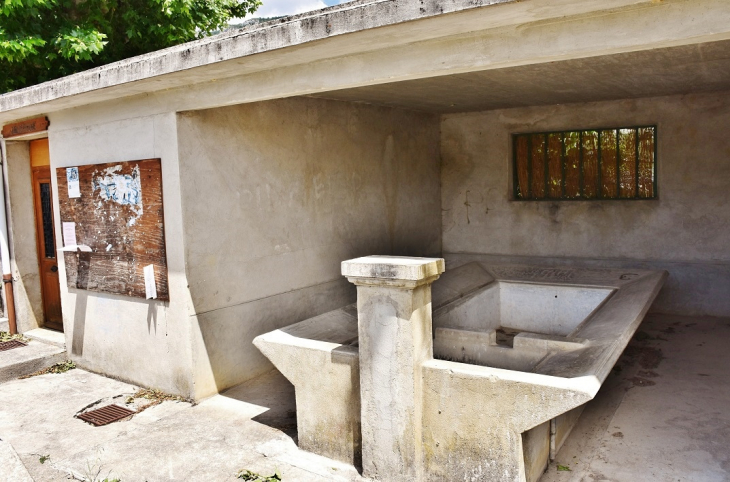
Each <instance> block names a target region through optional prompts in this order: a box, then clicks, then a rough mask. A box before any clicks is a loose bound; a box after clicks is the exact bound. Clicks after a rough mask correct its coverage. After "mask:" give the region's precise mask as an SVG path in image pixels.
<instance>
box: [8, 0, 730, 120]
mask: <svg viewBox="0 0 730 482" xmlns="http://www.w3.org/2000/svg"><path fill="white" fill-rule="evenodd" d="M725 40H730V6H728V4H727V2H726V1H725V0H664V1H658V0H483V1H474V0H430V1H424V2H422V1H414V0H379V1H374V2H373V1H356V2H351V3H346V4H342V5H339V6H337V7H332V8H328V9H324V10H320V11H315V12H310V13H307V14H302V15H297V16H293V17H287V18H284V19H280V20H276V21H273V22H268V23H265V24H260V25H258V26H255V27H249V28H247V29H243V30H238V31H234V32H230V33H225V34H221V35H218V36H214V37H210V38H206V39H203V40H200V41H196V42H191V43H187V44H183V45H179V46H176V47H172V48H169V49H165V50H161V51H157V52H153V53H150V54H147V55H143V56H139V57H134V58H131V59H127V60H124V61H120V62H116V63H113V64H109V65H105V66H103V67H99V68H96V69H92V70H89V71H85V72H81V73H78V74H75V75H71V76H68V77H64V78H61V79H57V80H54V81H51V82H46V83H44V84H40V85H37V86H33V87H30V88H27V89H22V90H19V91H15V92H11V93H9V94H5V95H3V96H0V123H6V122H10V121H13V120H18V119H22V118H26V117H31V116H35V115H40V114H49V113H52V112H58V111H61V110H65V109H70V108H74V107H79V106H85V105H89V104H93V103H97V102H104V101H110V100H115V99H120V98H127V97H131V96H138V95H139V94H151V93H162V94H161V98H162V101H161V102H160V104H161V105H163V104H164V108H165V109H167V110H168V111H169V110H173V111H179V110H186V109H200V108H208V107H216V106H221V105H230V104H235V103H244V102H253V101H258V100H266V99H272V98H280V97H289V96H293V95H312V94H315V95H316V94H323V93H326V92H331V91H345V90H347V89H355V88H361V87H367V86H376V85H384V84H390V83H393V82H402V81H410V80H418V79H428V78H436V77H444V78H446V77H445V76H454V75H461V74H467V73H470V72H485V71H490V70H497V69H506V68H514V67H521V66H528V65H534V64H544V63H553V62H561V61H567V60H571V59H586V58H591V57H599V56H609V55H619V54H627V53H631V52H641V51H651V50H659V49H666V48H672V47H681V46H687V45H699V44H706V43H711V42H720V41H725ZM213 83H215V85H214V86H213V85H212V84H213ZM181 89H184V95H179V93H180V92H181ZM176 91H177V93H175V92H176ZM165 95H167V96H168V97H170V96H172V95H177V97H180V99H179V100H177V99H176V100H175V101H174V102H172V101H167V100H165V98H166V97H165ZM323 95H324V94H323ZM350 100H352V99H350ZM355 100H357V99H355ZM361 100H367V99H361Z"/></svg>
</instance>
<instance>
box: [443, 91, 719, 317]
mask: <svg viewBox="0 0 730 482" xmlns="http://www.w3.org/2000/svg"><path fill="white" fill-rule="evenodd" d="M648 124H656V125H657V127H658V130H657V139H658V158H657V166H658V193H659V199H657V200H650V201H570V202H550V201H540V202H517V201H512V200H511V199H510V198H511V193H512V176H511V155H512V154H511V134H512V133H515V132H530V131H545V130H560V129H576V128H592V127H607V126H617V127H618V126H628V125H648ZM728 125H730V94H729V93H727V92H723V93H714V94H701V95H687V96H673V97H661V98H648V99H639V100H624V101H614V102H600V103H587V104H572V105H558V106H546V107H530V108H517V109H505V110H494V111H488V112H480V113H468V114H457V115H447V116H444V117H443V120H442V125H441V129H442V143H441V146H442V147H441V149H442V150H441V152H442V199H443V249H444V252H445V253H448V254H447V259H449V260H450V261H451V265H452V266H456V265H458V264H460V263H462V262H466V261H468V260H469V259H474V257H473V256H465V254H488V255H489V257H488V258H489V260H490V262H499V261H500V260H502V261H505V262H520V261H523V262H524V261H528V262H539V263H544V264H574V265H581V264H583V265H586V264H587V265H598V266H607V267H613V266H617V267H618V266H620V267H632V266H634V267H637V268H644V267H646V268H652V269H657V268H659V269H666V270H668V271H669V273H670V277H669V280H668V282H667V284H666V287H665V289H664V290H663V291H662V294H661V295H660V296H659V298H658V299H657V301H656V302H655V304H654V307H653V309H654V310H655V311H660V312H667V313H680V314H688V315H690V314H691V315H711V316H730V297H728V296H727V293H728V292H730V247H729V245H728V241H727V240H728V239H730V209H728V204H729V203H730V190H728V186H727V181H728V179H730V136H728V135H727V126H728ZM467 196H468V204H469V206H468V207H467V206H466V202H467ZM467 209H468V216H467Z"/></svg>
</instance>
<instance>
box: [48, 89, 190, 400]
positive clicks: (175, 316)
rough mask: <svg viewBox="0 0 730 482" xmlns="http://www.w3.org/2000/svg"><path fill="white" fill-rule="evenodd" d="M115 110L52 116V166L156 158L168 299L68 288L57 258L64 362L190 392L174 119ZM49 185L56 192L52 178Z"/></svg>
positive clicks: (58, 236) (74, 111)
mask: <svg viewBox="0 0 730 482" xmlns="http://www.w3.org/2000/svg"><path fill="white" fill-rule="evenodd" d="M114 111H115V106H114V104H111V103H110V104H108V105H107V106H106V110H105V111H104V112H96V113H95V112H90V111H89V110H88V109H85V108H79V109H71V110H67V111H64V112H60V113H58V114H55V115H53V116H51V117H50V120H51V129H50V130H49V142H50V156H51V169H52V172H53V173H54V174H55V172H56V169H57V168H59V167H69V166H78V165H84V164H97V163H105V162H118V161H131V160H137V159H149V158H161V159H162V184H163V190H162V191H163V205H164V219H165V240H166V244H167V263H168V277H169V278H168V281H169V288H170V302H161V301H155V300H143V299H140V298H132V297H126V296H117V295H111V294H105V293H96V292H92V291H85V290H77V289H70V288H68V287H67V286H66V271H65V267H64V265H63V262H62V261H63V256H62V255H61V256H60V260H59V261H61V262H59V268H60V273H59V274H60V279H61V300H62V307H63V319H64V329H65V334H66V347H67V350H68V352H69V356H70V357H71V359H72V360H74V361H75V362H76V363H77V364H78V365H79V366H81V367H83V368H87V369H89V370H92V371H95V372H99V373H103V374H106V375H109V376H112V377H116V378H120V379H123V380H127V381H130V382H132V383H137V384H140V385H143V386H148V387H155V388H159V389H162V390H164V391H167V392H173V393H178V394H183V395H186V396H194V395H195V384H194V380H193V378H192V371H191V361H190V360H191V350H190V322H189V306H190V304H189V297H188V294H187V281H186V280H185V274H184V259H183V245H182V238H183V237H182V220H181V210H180V209H181V208H180V190H179V172H178V160H177V137H176V136H177V129H176V116H175V115H174V114H162V115H155V116H147V117H136V118H130V119H124V120H114V121H109V120H108V119H107V117H106V116H107V115H113V113H114ZM106 112H108V114H107V113H106ZM53 189H54V192H58V188H57V185H56V178H55V175H54V176H53ZM57 199H58V197H56V205H55V206H54V209H55V216H56V239H58V240H61V239H63V238H62V235H61V231H60V226H61V221H62V220H61V219H60V215H59V210H58V201H57ZM59 244H61V243H59ZM59 248H60V246H59Z"/></svg>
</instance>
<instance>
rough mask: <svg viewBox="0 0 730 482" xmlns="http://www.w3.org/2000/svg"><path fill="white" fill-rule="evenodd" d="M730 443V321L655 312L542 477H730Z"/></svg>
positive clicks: (563, 480) (546, 480) (549, 481)
mask: <svg viewBox="0 0 730 482" xmlns="http://www.w3.org/2000/svg"><path fill="white" fill-rule="evenodd" d="M728 447H730V319H719V318H714V319H713V318H704V319H703V318H687V317H672V316H663V315H650V316H648V317H647V318H646V319H645V320H644V322H643V324H642V325H641V327H639V331H637V335H636V336H635V337H634V339H633V340H632V342H631V343H630V345H629V347H628V348H627V349H626V351H625V352H624V354H623V355H622V357H621V358H620V359H619V362H618V364H617V366H616V368H614V370H613V372H612V373H611V375H609V377H608V378H607V379H606V382H605V383H604V385H603V387H602V388H601V391H600V392H599V393H598V395H597V396H596V398H595V399H594V400H593V401H592V402H590V403H589V404H588V405H587V406H586V409H585V411H584V412H583V415H582V416H581V419H580V420H579V421H578V425H576V427H575V428H574V429H573V432H572V433H571V435H570V437H569V438H568V440H567V441H566V443H565V445H564V446H563V448H562V449H561V450H560V451H559V452H558V455H557V458H556V461H555V463H553V464H551V466H550V467H549V468H548V471H547V472H546V474H545V475H544V476H543V477H542V479H541V480H542V481H543V482H556V481H560V482H567V481H571V482H577V481H586V482H587V481H626V482H629V481H640V480H641V481H644V480H652V481H653V480H656V481H702V482H710V481H726V480H730V449H729V448H728ZM558 464H560V465H563V466H569V467H571V471H569V472H568V471H558V470H557V465H558Z"/></svg>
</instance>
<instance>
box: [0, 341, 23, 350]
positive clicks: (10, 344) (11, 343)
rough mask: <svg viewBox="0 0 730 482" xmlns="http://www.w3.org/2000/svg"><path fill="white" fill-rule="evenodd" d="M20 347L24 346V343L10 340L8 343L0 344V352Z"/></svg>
mask: <svg viewBox="0 0 730 482" xmlns="http://www.w3.org/2000/svg"><path fill="white" fill-rule="evenodd" d="M21 346H26V345H25V343H23V342H22V341H18V340H10V341H4V342H2V343H0V351H8V350H12V349H13V348H20V347H21Z"/></svg>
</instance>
